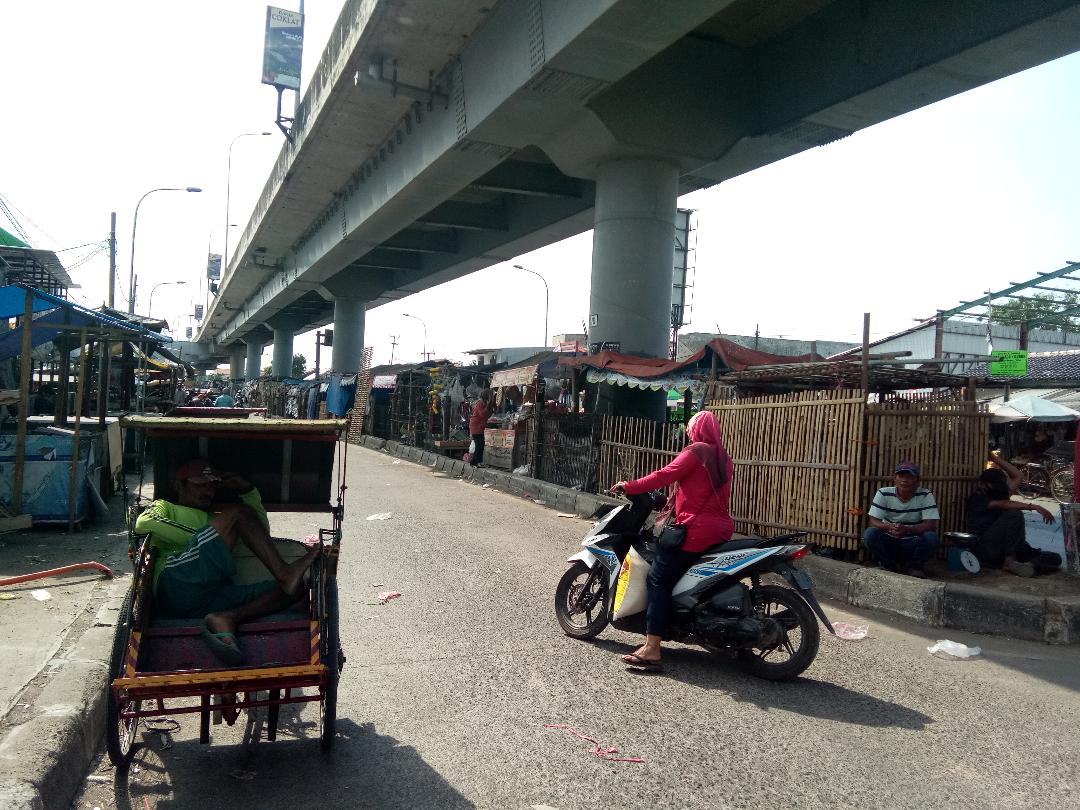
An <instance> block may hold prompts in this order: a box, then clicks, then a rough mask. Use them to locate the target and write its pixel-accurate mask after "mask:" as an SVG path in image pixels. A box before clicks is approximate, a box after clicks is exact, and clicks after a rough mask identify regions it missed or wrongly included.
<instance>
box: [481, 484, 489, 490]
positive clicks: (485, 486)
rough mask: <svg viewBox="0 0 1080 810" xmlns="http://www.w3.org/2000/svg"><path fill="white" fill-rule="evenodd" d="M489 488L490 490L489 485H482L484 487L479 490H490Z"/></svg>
mask: <svg viewBox="0 0 1080 810" xmlns="http://www.w3.org/2000/svg"><path fill="white" fill-rule="evenodd" d="M490 488H491V484H484V485H483V486H482V487H481V489H490Z"/></svg>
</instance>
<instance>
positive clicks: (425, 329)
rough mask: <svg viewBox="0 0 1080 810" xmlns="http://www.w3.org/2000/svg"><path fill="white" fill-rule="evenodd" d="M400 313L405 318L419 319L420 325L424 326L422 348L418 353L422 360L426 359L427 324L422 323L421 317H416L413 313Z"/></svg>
mask: <svg viewBox="0 0 1080 810" xmlns="http://www.w3.org/2000/svg"><path fill="white" fill-rule="evenodd" d="M401 314H402V315H404V316H405V317H406V318H415V319H416V320H418V321H420V325H421V326H423V327H424V350H423V351H422V352H421V353H420V354H421V355H422V356H423V358H424V360H427V324H426V323H424V321H423V319H422V318H417V317H416V316H415V315H410V314H409V313H408V312H402V313H401Z"/></svg>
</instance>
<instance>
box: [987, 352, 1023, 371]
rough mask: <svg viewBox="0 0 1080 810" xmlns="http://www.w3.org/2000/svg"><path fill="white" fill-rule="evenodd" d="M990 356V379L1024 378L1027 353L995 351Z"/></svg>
mask: <svg viewBox="0 0 1080 810" xmlns="http://www.w3.org/2000/svg"><path fill="white" fill-rule="evenodd" d="M990 356H991V357H992V358H993V360H991V361H990V376H991V377H1026V376H1027V373H1028V353H1027V352H1026V351H995V352H991V353H990Z"/></svg>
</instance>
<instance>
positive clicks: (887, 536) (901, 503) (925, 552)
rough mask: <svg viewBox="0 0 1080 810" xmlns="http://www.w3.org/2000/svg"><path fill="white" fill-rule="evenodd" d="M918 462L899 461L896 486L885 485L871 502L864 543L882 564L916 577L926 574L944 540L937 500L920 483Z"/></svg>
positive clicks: (871, 554)
mask: <svg viewBox="0 0 1080 810" xmlns="http://www.w3.org/2000/svg"><path fill="white" fill-rule="evenodd" d="M919 479H920V471H919V465H918V464H916V463H915V462H913V461H901V462H900V463H899V464H897V465H896V471H895V474H894V477H893V483H894V486H891V487H882V488H881V489H879V490H878V491H877V494H875V495H874V502H873V504H871V506H870V526H869V528H867V530H866V532H865V534H863V543H864V544H865V545H866V550H867V551H869V552H870V556H871V557H873V558H874V560H875V561H876V562H878V563H879V564H880V565H881V567H882V568H885V569H888V570H889V571H896V572H898V573H902V574H903V573H906V574H908V575H910V576H913V577H920V578H921V577H925V576H926V571H925V570H924V569H925V566H926V563H927V561H928V560H930V558H931V557H933V556H934V555H935V554H936V553H937V550H938V546H939V545H940V544H941V541H940V539H939V538H938V534H937V530H938V520H939V519H940V517H941V515H940V514H938V507H937V500H936V499H935V498H934V493H932V492H931V491H930V490H928V489H925V488H923V487H920V486H919Z"/></svg>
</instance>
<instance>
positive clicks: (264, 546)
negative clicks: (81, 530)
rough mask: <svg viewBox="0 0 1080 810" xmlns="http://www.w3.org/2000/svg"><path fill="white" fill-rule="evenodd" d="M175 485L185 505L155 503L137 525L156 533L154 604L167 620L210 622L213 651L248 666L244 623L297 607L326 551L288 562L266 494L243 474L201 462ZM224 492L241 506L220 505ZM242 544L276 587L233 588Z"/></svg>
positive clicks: (180, 473) (206, 633) (207, 635)
mask: <svg viewBox="0 0 1080 810" xmlns="http://www.w3.org/2000/svg"><path fill="white" fill-rule="evenodd" d="M174 479H175V482H176V500H177V501H178V502H177V503H170V502H169V501H165V500H157V501H154V502H153V503H152V504H150V506H149V507H147V508H146V510H145V511H144V512H143V513H142V514H141V515H139V518H138V520H136V522H135V531H136V532H137V533H138V534H149V535H150V544H151V546H152V547H154V548H156V549H157V550H158V557H157V562H156V564H155V565H154V601H155V604H156V605H157V609H158V610H159V611H160V612H161V613H162V614H164V615H169V616H175V617H180V618H197V617H199V616H202V617H203V631H202V637H203V640H204V641H205V642H206V644H207V646H208V647H209V648H210V649H211V650H212V651H213V653H214V655H216V656H217V658H218V659H219V660H220V661H221V662H222V663H224V664H227V665H230V666H236V665H238V664H241V663H242V662H243V660H244V655H243V652H242V651H241V649H240V645H239V643H238V642H237V636H236V627H237V625H238V624H240V623H241V622H245V621H249V620H251V619H255V618H258V617H259V616H266V615H268V614H270V613H274V612H276V611H278V610H281V609H283V608H285V607H287V606H289V605H291V604H292V603H294V602H296V601H297V599H298V596H299V594H300V591H301V588H302V587H303V583H304V572H305V571H306V570H307V569H308V567H309V566H310V565H311V563H312V562H313V561H314V559H315V556H316V555H317V554H318V548H313V549H311V551H309V552H308V553H307V554H305V555H304V556H303V557H301V558H299V559H297V560H295V561H293V562H290V563H286V562H285V561H284V560H283V559H282V558H281V555H280V554H279V553H278V551H277V549H275V548H274V543H273V541H272V540H271V539H270V523H269V520H268V519H267V517H266V510H265V509H264V508H263V504H262V497H261V496H260V495H259V491H258V490H257V489H256V488H255V487H254V486H252V484H251V483H250V482H248V481H247V480H245V479H244V478H241V477H240V476H239V475H236V474H235V473H228V472H222V471H219V470H215V469H214V468H213V467H211V466H210V465H209V464H208V463H207V462H205V461H202V460H198V459H196V460H193V461H188V462H185V463H184V464H181V465H180V467H179V468H177V470H176V472H175V474H174ZM219 492H226V493H234V494H235V495H236V496H237V497H238V498H239V499H240V503H238V504H236V503H231V504H216V503H215V499H216V496H217V494H218V493H219ZM237 541H239V542H241V543H243V544H244V545H245V546H247V547H248V548H249V549H251V552H252V553H253V554H254V555H255V556H256V557H257V558H258V559H259V560H260V561H262V563H263V564H264V565H265V566H266V568H267V570H268V571H269V572H270V573H271V575H272V576H273V577H274V579H273V580H272V581H271V580H267V581H264V582H255V583H250V584H246V585H239V584H236V583H234V582H233V579H232V578H233V576H234V575H235V574H236V561H235V560H234V559H233V553H232V552H233V548H234V547H235V546H236V543H237Z"/></svg>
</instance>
